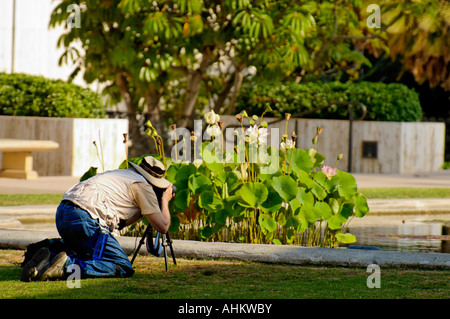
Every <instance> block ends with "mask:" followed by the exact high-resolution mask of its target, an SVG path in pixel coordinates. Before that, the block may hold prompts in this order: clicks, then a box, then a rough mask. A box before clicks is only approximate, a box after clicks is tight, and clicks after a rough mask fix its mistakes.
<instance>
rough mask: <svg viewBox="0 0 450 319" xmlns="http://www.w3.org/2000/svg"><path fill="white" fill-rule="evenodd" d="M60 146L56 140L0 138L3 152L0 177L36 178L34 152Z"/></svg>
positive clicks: (0, 149) (0, 148)
mask: <svg viewBox="0 0 450 319" xmlns="http://www.w3.org/2000/svg"><path fill="white" fill-rule="evenodd" d="M58 147H59V144H58V143H56V142H54V141H47V140H42V141H40V140H20V139H8V138H4V139H3V138H0V152H3V159H2V168H1V170H0V177H9V178H20V179H36V178H37V177H38V173H37V172H36V171H34V170H33V152H46V151H51V150H55V149H57V148H58Z"/></svg>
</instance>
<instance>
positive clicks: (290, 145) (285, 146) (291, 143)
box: [280, 138, 295, 152]
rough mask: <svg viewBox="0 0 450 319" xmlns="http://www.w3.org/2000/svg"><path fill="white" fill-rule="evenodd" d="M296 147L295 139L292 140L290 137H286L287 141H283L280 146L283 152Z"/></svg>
mask: <svg viewBox="0 0 450 319" xmlns="http://www.w3.org/2000/svg"><path fill="white" fill-rule="evenodd" d="M294 147H295V145H294V141H293V140H291V139H290V138H288V139H286V142H281V144H280V148H281V150H282V151H283V152H284V151H286V150H287V149H289V148H294Z"/></svg>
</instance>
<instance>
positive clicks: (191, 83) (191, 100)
mask: <svg viewBox="0 0 450 319" xmlns="http://www.w3.org/2000/svg"><path fill="white" fill-rule="evenodd" d="M212 53H213V51H212V48H211V47H209V46H206V47H204V48H203V49H202V55H203V56H202V61H201V63H200V67H199V68H198V69H197V70H194V71H190V72H189V73H188V76H187V88H186V96H187V98H186V102H185V103H184V106H183V113H182V116H181V118H180V119H179V120H178V123H177V127H185V128H191V129H192V127H193V122H192V121H193V118H192V117H193V115H194V110H195V102H196V101H197V97H198V92H199V90H200V87H201V82H202V78H203V74H204V73H205V72H206V69H207V68H208V66H209V65H211V63H213V62H214V61H211V56H212Z"/></svg>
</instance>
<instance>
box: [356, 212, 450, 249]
mask: <svg viewBox="0 0 450 319" xmlns="http://www.w3.org/2000/svg"><path fill="white" fill-rule="evenodd" d="M449 227H450V214H429V215H427V214H421V215H409V214H408V215H375V216H371V215H366V216H365V217H363V218H354V219H353V220H352V221H351V223H350V225H349V227H348V231H349V232H350V233H352V234H353V235H355V236H356V243H354V244H355V245H368V246H377V247H379V248H381V249H382V250H391V251H405V252H406V251H407V252H445V253H450V247H449V244H450V236H449Z"/></svg>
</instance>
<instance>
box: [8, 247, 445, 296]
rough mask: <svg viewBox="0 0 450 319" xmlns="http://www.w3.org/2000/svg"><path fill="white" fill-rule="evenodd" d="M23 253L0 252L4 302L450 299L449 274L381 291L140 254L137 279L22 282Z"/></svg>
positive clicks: (293, 270) (289, 271)
mask: <svg viewBox="0 0 450 319" xmlns="http://www.w3.org/2000/svg"><path fill="white" fill-rule="evenodd" d="M22 255H23V251H18V250H0V286H1V289H0V298H1V299H5V298H14V299H17V298H26V299H33V298H39V299H65V298H68V299H79V298H80V299H87V298H89V299H103V298H107V299H115V298H118V299H130V298H132V299H139V298H151V299H316V298H325V299H398V298H399V299H401V298H407V299H416V298H417V299H446V298H448V296H449V295H450V287H449V283H448V278H449V275H450V271H446V270H415V269H395V268H387V269H381V287H380V288H368V287H367V278H368V276H369V275H370V273H367V272H366V269H365V268H338V267H306V266H291V265H277V264H262V263H254V262H242V261H227V260H191V259H182V258H178V259H177V266H174V265H173V264H171V263H170V266H169V271H168V272H166V271H165V268H164V259H163V258H155V257H152V256H138V257H137V258H136V261H135V264H134V268H135V270H136V273H135V274H134V276H133V277H131V278H113V279H98V278H97V279H85V280H82V281H81V287H80V288H69V287H68V286H67V283H66V281H52V282H31V283H25V282H21V281H19V278H20V272H21V268H20V267H19V263H20V262H21V261H22Z"/></svg>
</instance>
